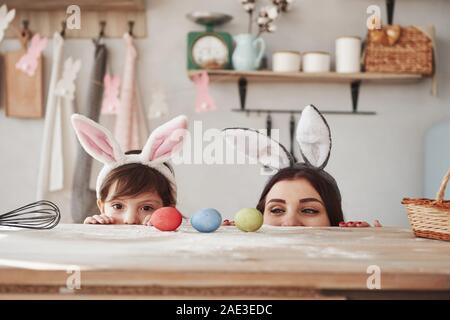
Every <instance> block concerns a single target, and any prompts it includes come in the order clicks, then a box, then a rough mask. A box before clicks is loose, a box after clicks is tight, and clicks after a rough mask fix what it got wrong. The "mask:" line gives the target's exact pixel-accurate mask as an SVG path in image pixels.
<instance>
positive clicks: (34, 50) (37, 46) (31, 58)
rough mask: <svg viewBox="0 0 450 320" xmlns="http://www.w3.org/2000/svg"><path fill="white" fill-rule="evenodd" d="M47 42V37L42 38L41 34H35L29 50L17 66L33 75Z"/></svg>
mask: <svg viewBox="0 0 450 320" xmlns="http://www.w3.org/2000/svg"><path fill="white" fill-rule="evenodd" d="M47 42H48V39H47V38H45V37H44V38H41V36H40V35H39V34H35V35H34V36H33V38H31V45H30V47H29V48H28V50H27V52H26V53H25V54H24V55H23V56H22V57H21V58H20V60H19V61H18V62H17V63H16V68H17V69H19V70H22V71H23V72H25V73H26V74H27V75H29V76H30V77H32V76H33V75H34V72H35V71H36V68H37V66H38V59H39V58H40V56H41V53H42V51H43V50H44V49H45V47H46V46H47Z"/></svg>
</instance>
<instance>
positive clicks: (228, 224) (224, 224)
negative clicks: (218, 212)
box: [222, 219, 234, 226]
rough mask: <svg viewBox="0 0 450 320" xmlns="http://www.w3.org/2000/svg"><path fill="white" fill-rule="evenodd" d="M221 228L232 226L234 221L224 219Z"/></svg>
mask: <svg viewBox="0 0 450 320" xmlns="http://www.w3.org/2000/svg"><path fill="white" fill-rule="evenodd" d="M222 226H234V221H230V220H228V219H225V220H223V223H222Z"/></svg>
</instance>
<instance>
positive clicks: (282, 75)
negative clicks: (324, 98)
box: [188, 70, 423, 83]
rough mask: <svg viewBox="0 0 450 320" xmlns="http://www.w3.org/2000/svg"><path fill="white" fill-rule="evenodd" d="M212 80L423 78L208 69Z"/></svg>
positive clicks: (288, 80) (412, 76) (385, 80)
mask: <svg viewBox="0 0 450 320" xmlns="http://www.w3.org/2000/svg"><path fill="white" fill-rule="evenodd" d="M200 72H203V70H198V71H197V70H195V71H192V70H191V71H188V74H189V77H190V78H192V77H193V76H194V75H196V74H198V73H200ZM208 76H209V79H210V81H213V82H219V81H237V80H239V79H240V78H246V79H247V80H251V81H272V82H274V81H280V82H295V81H298V82H331V83H352V82H354V81H364V82H366V81H367V82H390V81H393V82H398V81H400V82H407V81H417V80H420V79H422V78H423V76H421V75H418V74H398V73H375V72H358V73H337V72H318V73H306V72H273V71H270V70H262V71H236V70H208Z"/></svg>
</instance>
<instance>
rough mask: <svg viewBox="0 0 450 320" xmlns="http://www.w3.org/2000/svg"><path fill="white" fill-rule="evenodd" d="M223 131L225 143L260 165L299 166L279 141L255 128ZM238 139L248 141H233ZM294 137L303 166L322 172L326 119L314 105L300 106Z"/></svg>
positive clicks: (327, 143) (275, 167)
mask: <svg viewBox="0 0 450 320" xmlns="http://www.w3.org/2000/svg"><path fill="white" fill-rule="evenodd" d="M223 134H224V135H225V139H226V140H227V142H229V143H231V144H232V145H233V147H234V148H236V150H237V151H238V152H240V153H244V154H245V155H246V156H247V157H248V158H251V159H253V160H256V161H257V162H258V163H260V164H261V165H263V166H264V167H269V168H271V169H273V170H280V169H283V168H286V167H292V166H294V165H302V163H299V162H297V160H296V158H295V156H294V155H293V154H291V153H290V152H289V151H287V149H286V148H285V147H284V146H283V145H282V144H280V143H279V142H277V141H275V140H273V139H271V138H270V137H268V136H266V135H264V134H261V133H259V132H258V131H257V130H254V129H249V128H227V129H224V130H223ZM236 138H237V139H236ZM239 139H248V140H249V141H250V143H248V144H247V143H243V144H239V143H236V140H238V141H239ZM295 139H296V141H297V143H298V145H299V147H300V153H301V155H302V158H303V161H304V164H303V165H305V166H307V167H310V168H316V169H318V170H319V171H321V172H325V171H323V169H324V168H325V166H326V165H327V163H328V159H329V158H330V151H331V133H330V127H329V126H328V123H327V121H326V120H325V118H324V117H323V115H322V114H321V113H320V111H319V110H318V109H317V108H316V107H315V106H313V105H308V106H306V107H305V108H304V109H303V111H302V114H301V117H300V120H299V122H298V125H297V129H296V133H295ZM241 141H242V140H241ZM327 175H328V174H327ZM328 176H329V175H328ZM330 177H331V176H330ZM333 180H334V179H333Z"/></svg>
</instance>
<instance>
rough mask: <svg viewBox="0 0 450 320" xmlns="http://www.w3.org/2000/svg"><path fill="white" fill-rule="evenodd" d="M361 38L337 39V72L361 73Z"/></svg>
mask: <svg viewBox="0 0 450 320" xmlns="http://www.w3.org/2000/svg"><path fill="white" fill-rule="evenodd" d="M360 61H361V38H359V37H340V38H337V39H336V72H342V73H349V72H360V71H361V62H360Z"/></svg>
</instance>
